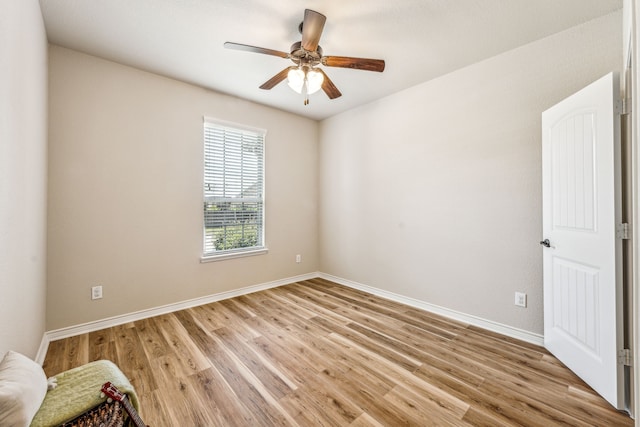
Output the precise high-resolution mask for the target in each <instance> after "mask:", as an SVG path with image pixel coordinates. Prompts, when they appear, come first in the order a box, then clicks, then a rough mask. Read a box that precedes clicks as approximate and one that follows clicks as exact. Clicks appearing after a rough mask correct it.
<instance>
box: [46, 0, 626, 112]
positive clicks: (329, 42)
mask: <svg viewBox="0 0 640 427" xmlns="http://www.w3.org/2000/svg"><path fill="white" fill-rule="evenodd" d="M40 4H41V8H42V14H43V17H44V22H45V26H46V30H47V35H48V38H49V41H50V42H51V43H53V44H56V45H60V46H64V47H68V48H71V49H75V50H78V51H81V52H85V53H89V54H91V55H95V56H98V57H101V58H105V59H109V60H112V61H115V62H119V63H121V64H125V65H130V66H133V67H136V68H140V69H142V70H147V71H151V72H154V73H157V74H160V75H164V76H168V77H172V78H175V79H179V80H182V81H185V82H188V83H192V84H195V85H198V86H202V87H205V88H209V89H212V90H215V91H218V92H222V93H226V94H230V95H234V96H238V97H241V98H245V99H249V100H251V101H255V102H257V103H260V104H265V105H269V106H272V107H275V108H279V109H282V110H286V111H290V112H292V113H295V114H299V115H302V116H306V117H310V118H313V119H323V118H326V117H330V116H332V115H334V114H337V113H340V112H342V111H345V110H348V109H350V108H353V107H356V106H358V105H362V104H365V103H367V102H370V101H373V100H375V99H379V98H381V97H384V96H386V95H389V94H391V93H394V92H398V91H400V90H403V89H406V88H409V87H411V86H414V85H416V84H418V83H421V82H424V81H428V80H430V79H434V78H436V77H438V76H441V75H444V74H446V73H449V72H451V71H453V70H456V69H459V68H461V67H464V66H466V65H469V64H472V63H474V62H478V61H481V60H483V59H485V58H488V57H491V56H494V55H497V54H499V53H502V52H505V51H507V50H511V49H513V48H516V47H518V46H521V45H523V44H526V43H530V42H532V41H534V40H538V39H540V38H543V37H546V36H549V35H551V34H554V33H557V32H559V31H562V30H564V29H566V28H569V27H572V26H575V25H578V24H581V23H584V22H587V21H589V20H592V19H594V18H597V17H599V16H602V15H605V14H608V13H610V12H612V11H615V10H617V9H620V8H622V0H455V1H454V0H395V1H392V0H366V1H356V0H308V1H299V0H271V1H264V0H40ZM305 8H308V9H313V10H316V11H318V12H320V13H322V14H324V15H326V16H327V22H326V25H325V27H324V31H323V33H322V37H321V39H320V45H321V46H322V48H323V50H324V54H325V55H336V56H355V57H365V58H376V59H384V60H385V61H386V69H385V71H384V72H383V73H375V72H369V71H361V70H350V69H342V68H335V67H324V70H325V72H326V73H327V74H328V75H329V77H330V78H331V79H332V80H333V82H334V83H335V85H336V86H337V87H338V88H339V89H340V91H341V92H342V94H343V95H342V97H340V98H337V99H334V100H329V99H328V98H327V96H326V95H325V94H324V93H323V92H322V91H320V92H318V93H316V94H314V95H312V96H311V98H310V100H311V102H310V105H307V106H304V105H303V102H302V96H301V95H298V94H296V93H295V92H293V91H292V90H291V89H290V88H289V87H288V86H287V84H286V82H282V83H280V84H279V85H278V86H276V87H275V88H274V89H272V90H270V91H265V90H262V89H259V88H258V86H260V85H261V84H262V83H264V82H265V81H266V80H268V79H269V78H271V77H272V76H273V75H275V74H276V73H278V72H279V71H280V70H282V69H284V68H285V67H287V66H289V65H291V62H290V61H289V60H288V59H282V58H278V57H275V56H268V55H261V54H255V53H248V52H242V51H235V50H228V49H224V48H223V43H224V42H225V41H233V42H236V43H243V44H249V45H254V46H260V47H265V48H270V49H275V50H280V51H285V52H289V47H290V45H291V44H292V43H293V42H295V41H298V40H300V34H299V33H298V24H299V23H300V22H301V21H302V18H303V14H304V9H305Z"/></svg>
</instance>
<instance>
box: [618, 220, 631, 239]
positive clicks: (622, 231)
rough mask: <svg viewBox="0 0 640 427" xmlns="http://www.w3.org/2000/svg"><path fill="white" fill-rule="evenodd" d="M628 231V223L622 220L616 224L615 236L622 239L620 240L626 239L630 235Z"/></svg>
mask: <svg viewBox="0 0 640 427" xmlns="http://www.w3.org/2000/svg"><path fill="white" fill-rule="evenodd" d="M629 234H630V232H629V224H628V223H626V222H623V223H622V224H618V226H617V227H616V237H617V238H618V239H622V240H628V239H630V238H631V237H630V236H629Z"/></svg>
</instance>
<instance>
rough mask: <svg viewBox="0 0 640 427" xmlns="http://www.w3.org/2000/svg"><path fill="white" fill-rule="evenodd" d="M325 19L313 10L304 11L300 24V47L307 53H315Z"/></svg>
mask: <svg viewBox="0 0 640 427" xmlns="http://www.w3.org/2000/svg"><path fill="white" fill-rule="evenodd" d="M326 20H327V17H326V16H324V15H323V14H321V13H318V12H316V11H315V10H311V9H305V11H304V21H303V22H302V47H303V48H305V50H308V51H309V52H315V51H316V49H318V43H320V36H321V35H322V29H323V28H324V23H325V21H326Z"/></svg>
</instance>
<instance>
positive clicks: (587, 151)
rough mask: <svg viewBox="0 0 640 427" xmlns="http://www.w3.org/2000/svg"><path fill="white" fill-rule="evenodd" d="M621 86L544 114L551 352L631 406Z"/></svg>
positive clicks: (606, 86) (595, 88) (607, 79)
mask: <svg viewBox="0 0 640 427" xmlns="http://www.w3.org/2000/svg"><path fill="white" fill-rule="evenodd" d="M618 93H619V83H618V76H617V74H613V73H612V74H608V75H606V76H604V77H603V78H601V79H600V80H598V81H596V82H594V83H592V84H591V85H589V86H587V87H586V88H584V89H582V90H581V91H579V92H577V93H576V94H574V95H572V96H570V97H569V98H567V99H565V100H563V101H562V102H560V103H559V104H557V105H555V106H553V107H552V108H550V109H549V110H547V111H545V112H544V113H542V158H543V160H542V165H543V167H542V176H543V178H542V180H543V227H542V228H543V233H544V237H543V239H544V241H543V242H541V244H542V245H543V246H544V247H543V254H544V255H543V268H544V343H545V347H546V348H547V349H548V350H549V351H550V352H551V353H553V354H554V355H555V356H556V357H557V358H558V359H560V360H561V361H562V362H563V363H564V364H565V365H567V366H568V367H569V368H570V369H571V370H573V371H574V372H575V373H576V374H578V376H580V377H581V378H582V379H583V380H584V381H585V382H586V383H587V384H589V385H590V386H591V387H592V388H593V389H594V390H596V391H597V392H598V393H599V394H600V395H602V396H603V397H604V398H605V399H606V400H608V401H609V402H610V403H611V404H612V405H613V406H615V407H616V408H618V409H623V406H624V383H623V382H624V378H623V372H624V367H623V366H622V365H621V364H618V357H617V356H618V352H619V350H621V349H622V343H623V318H622V314H623V313H622V277H621V272H622V269H621V260H622V258H621V241H620V240H619V239H617V238H616V227H617V224H619V223H620V221H619V219H620V218H619V215H620V211H621V209H620V201H621V200H620V169H619V165H620V158H619V157H620V149H619V147H620V144H619V138H620V124H619V123H620V121H619V115H618V114H617V113H616V108H617V99H618Z"/></svg>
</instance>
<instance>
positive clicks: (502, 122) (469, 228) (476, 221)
mask: <svg viewBox="0 0 640 427" xmlns="http://www.w3.org/2000/svg"><path fill="white" fill-rule="evenodd" d="M621 27H622V22H621V13H620V12H618V13H614V14H612V15H608V16H605V17H602V18H599V19H597V20H594V21H592V22H589V23H587V24H584V25H582V26H579V27H575V28H573V29H570V30H567V31H565V32H562V33H559V34H556V35H554V36H551V37H548V38H546V39H543V40H540V41H537V42H534V43H532V44H529V45H526V46H524V47H521V48H518V49H515V50H513V51H510V52H507V53H504V54H501V55H499V56H496V57H493V58H490V59H488V60H485V61H483V62H480V63H478V64H475V65H472V66H469V67H467V68H464V69H461V70H459V71H456V72H454V73H451V74H449V75H446V76H444V77H441V78H439V79H436V80H433V81H430V82H426V83H424V84H421V85H418V86H416V87H413V88H411V89H409V90H406V91H403V92H401V93H398V94H395V95H392V96H389V97H387V98H384V99H382V100H379V101H377V102H374V103H371V104H369V105H366V106H364V107H361V108H358V109H354V110H351V111H348V112H345V113H343V114H340V115H338V116H335V117H333V118H330V119H328V120H325V121H323V122H322V123H321V126H320V177H321V178H320V216H319V217H320V269H321V271H323V272H325V273H328V274H331V275H334V276H338V277H341V278H344V279H348V280H351V281H355V282H359V283H362V284H365V285H369V286H372V287H376V288H379V289H382V290H386V291H390V292H395V293H396V294H400V295H402V296H406V297H411V298H415V299H418V300H420V301H424V302H427V303H430V304H435V305H438V306H442V307H445V308H448V309H450V310H456V311H459V312H462V313H466V314H469V315H473V316H479V317H480V318H483V319H486V320H491V321H495V322H499V323H502V324H504V325H508V326H511V327H514V328H520V329H523V330H525V331H529V332H533V333H540V334H541V333H542V331H543V324H542V322H543V313H542V255H541V249H540V247H539V245H538V241H539V240H541V238H542V235H541V230H542V218H541V148H540V147H541V142H540V140H541V131H540V127H541V122H540V114H541V112H542V111H543V110H545V109H547V108H548V107H550V106H551V105H553V104H554V103H556V102H558V101H559V100H561V99H562V98H564V97H566V96H567V95H569V94H571V93H573V92H575V91H576V90H578V89H580V88H581V87H583V86H585V85H586V84H588V83H590V82H591V81H593V80H596V79H597V78H598V77H600V76H602V75H604V74H606V73H607V72H609V71H611V70H620V67H621V64H622V39H621ZM515 291H521V292H526V293H527V294H528V307H527V308H526V309H523V308H519V307H516V306H514V292H515Z"/></svg>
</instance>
